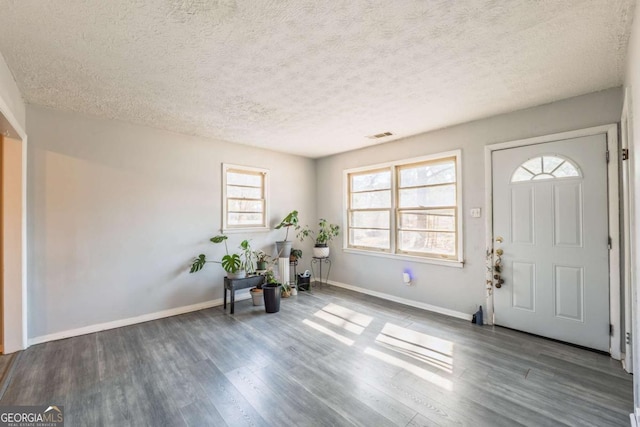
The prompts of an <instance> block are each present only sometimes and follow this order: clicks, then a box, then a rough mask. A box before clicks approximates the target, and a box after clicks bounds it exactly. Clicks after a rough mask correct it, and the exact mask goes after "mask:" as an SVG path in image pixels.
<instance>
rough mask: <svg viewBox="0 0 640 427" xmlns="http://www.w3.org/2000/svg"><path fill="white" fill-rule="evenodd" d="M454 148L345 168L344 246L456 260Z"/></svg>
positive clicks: (456, 156) (456, 200)
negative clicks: (433, 154)
mask: <svg viewBox="0 0 640 427" xmlns="http://www.w3.org/2000/svg"><path fill="white" fill-rule="evenodd" d="M458 161H459V152H455V153H448V155H443V156H442V157H439V156H436V157H431V158H428V159H414V160H413V161H411V160H409V161H405V162H397V163H393V164H389V165H385V166H384V167H372V168H371V169H369V170H367V169H364V170H362V169H360V170H357V171H352V172H350V171H347V173H346V177H347V188H348V195H347V199H348V200H347V204H348V207H347V222H348V224H347V227H348V236H347V247H349V248H353V249H364V250H370V251H380V252H388V253H395V254H406V255H413V256H421V257H427V258H437V259H452V260H456V259H459V258H460V257H459V244H460V243H459V240H460V239H459V235H458V233H459V229H460V227H459V218H458V203H459V202H458V200H459V194H458V184H459V180H458Z"/></svg>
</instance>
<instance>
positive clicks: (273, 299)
mask: <svg viewBox="0 0 640 427" xmlns="http://www.w3.org/2000/svg"><path fill="white" fill-rule="evenodd" d="M264 278H265V284H264V285H262V292H263V295H264V310H265V311H266V312H267V313H277V312H279V311H280V298H281V292H282V291H281V287H282V285H280V283H278V281H277V280H276V277H275V275H274V274H273V270H272V269H268V270H267V272H266V273H265V275H264Z"/></svg>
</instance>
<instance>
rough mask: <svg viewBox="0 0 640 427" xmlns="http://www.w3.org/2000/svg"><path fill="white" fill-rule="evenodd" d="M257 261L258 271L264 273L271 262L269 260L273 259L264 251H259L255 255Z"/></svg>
mask: <svg viewBox="0 0 640 427" xmlns="http://www.w3.org/2000/svg"><path fill="white" fill-rule="evenodd" d="M253 254H254V256H255V259H256V265H257V269H258V270H259V271H263V270H266V269H267V263H268V262H269V258H271V257H270V256H269V255H267V253H266V252H265V251H263V250H257V251H255V252H254V253H253Z"/></svg>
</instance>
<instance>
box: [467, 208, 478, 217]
mask: <svg viewBox="0 0 640 427" xmlns="http://www.w3.org/2000/svg"><path fill="white" fill-rule="evenodd" d="M469 212H470V213H471V217H472V218H480V208H471V209H470V211H469Z"/></svg>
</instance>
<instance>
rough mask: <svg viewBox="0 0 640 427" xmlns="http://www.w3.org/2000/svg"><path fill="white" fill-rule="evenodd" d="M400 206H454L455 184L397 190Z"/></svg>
mask: <svg viewBox="0 0 640 427" xmlns="http://www.w3.org/2000/svg"><path fill="white" fill-rule="evenodd" d="M399 196H400V207H401V208H416V207H436V206H455V204H456V186H455V184H452V185H439V186H437V187H424V188H408V189H404V190H400V191H399Z"/></svg>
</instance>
